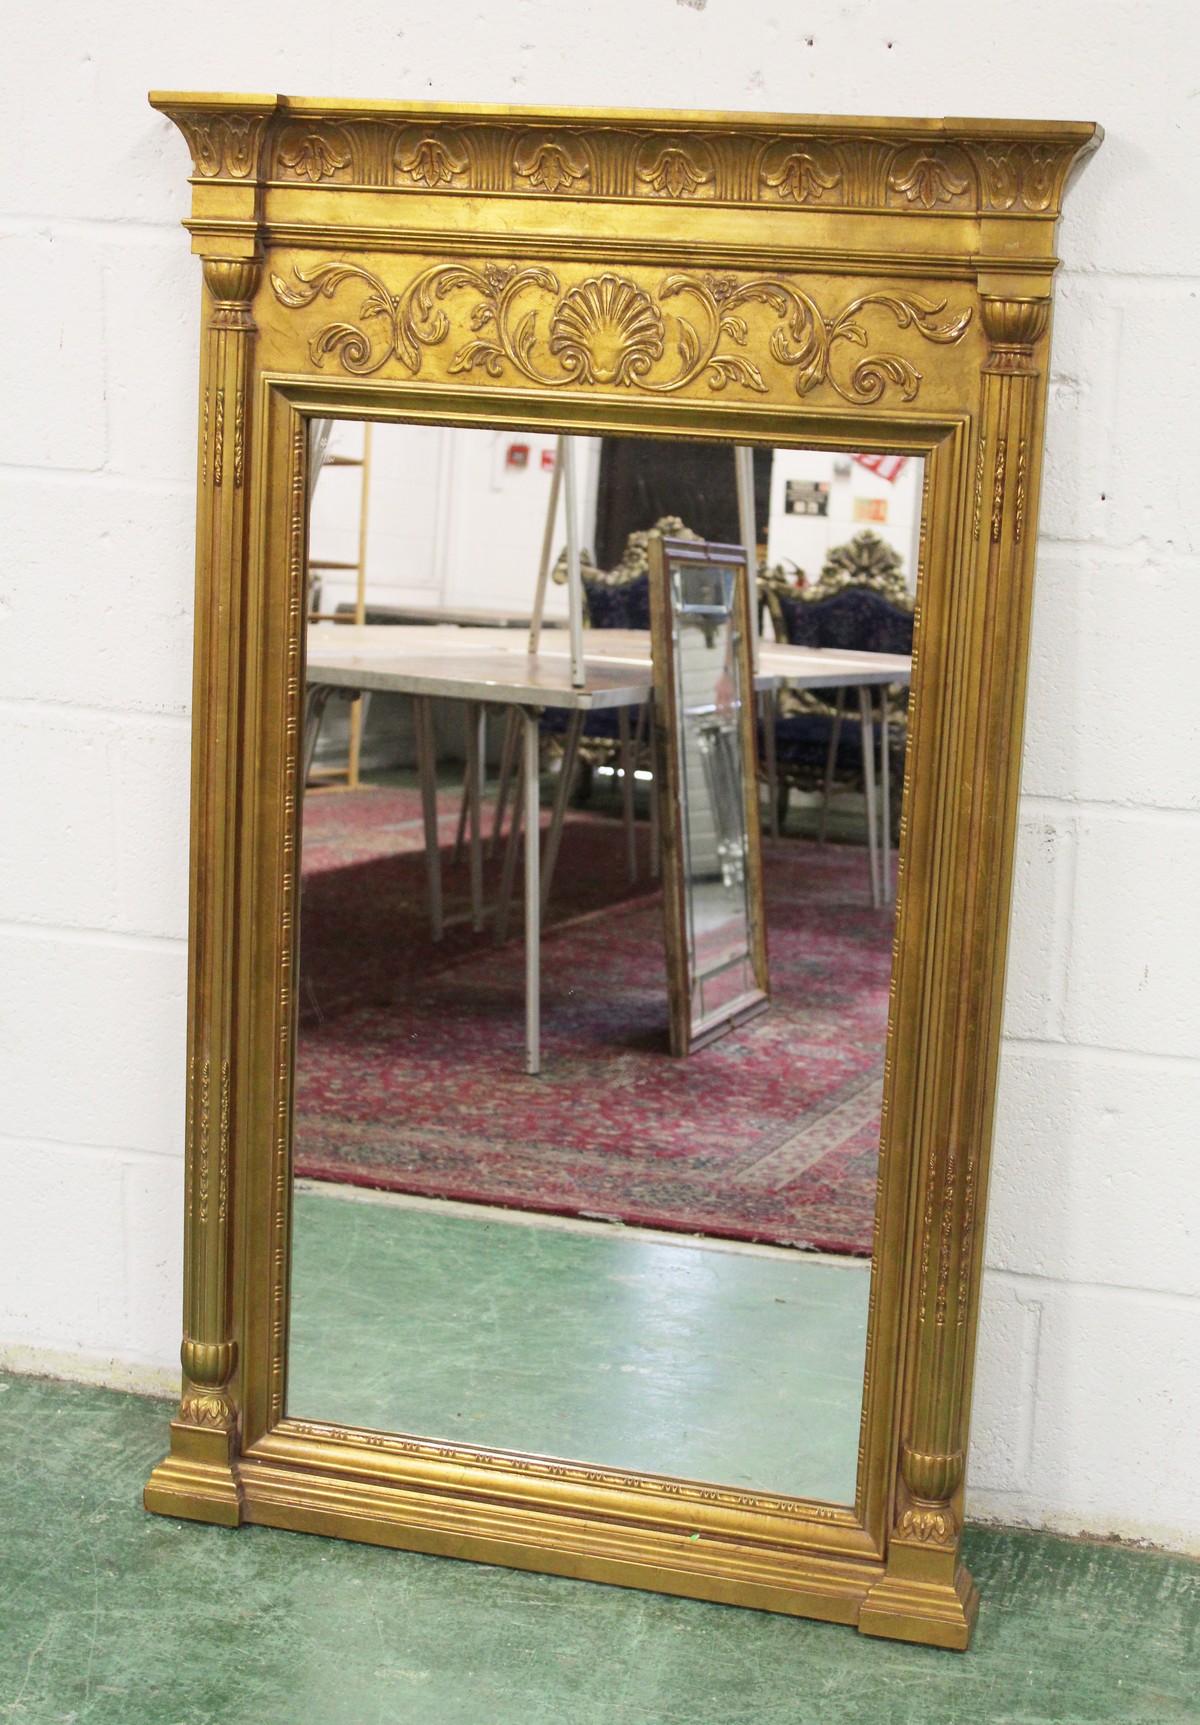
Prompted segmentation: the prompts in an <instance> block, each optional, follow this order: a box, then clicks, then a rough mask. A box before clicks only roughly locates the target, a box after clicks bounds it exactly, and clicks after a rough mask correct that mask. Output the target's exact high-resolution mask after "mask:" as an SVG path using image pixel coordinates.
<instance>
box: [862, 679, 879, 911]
mask: <svg viewBox="0 0 1200 1725" xmlns="http://www.w3.org/2000/svg"><path fill="white" fill-rule="evenodd" d="M858 715H859V723H860V724H861V726H862V770H863V789H864V790H865V792H866V796H867V863H868V866H869V868H870V871H871V903H872V905H873V906H874V907H875V909H876V910H878V909H879V904H880V890H879V811H878V809H877V807H876V802H875V718H874V708H873V707H872V704H871V691H870V689H868V688H865V687H864V688H860V689H859V691H858Z"/></svg>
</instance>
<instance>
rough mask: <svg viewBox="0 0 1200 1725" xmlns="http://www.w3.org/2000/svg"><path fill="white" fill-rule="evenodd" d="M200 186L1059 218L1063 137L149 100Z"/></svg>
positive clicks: (1082, 135) (737, 120)
mask: <svg viewBox="0 0 1200 1725" xmlns="http://www.w3.org/2000/svg"><path fill="white" fill-rule="evenodd" d="M150 100H151V103H152V105H153V106H154V107H155V108H157V109H159V110H160V112H162V113H164V114H166V115H168V116H169V118H171V119H172V120H173V121H174V122H175V124H176V125H177V126H178V127H179V129H180V131H181V132H182V133H183V135H184V137H185V139H186V140H187V144H188V147H189V149H190V151H191V154H192V163H193V178H194V180H195V181H198V182H218V183H219V182H224V183H227V184H229V183H231V184H236V185H243V186H244V185H247V184H254V185H263V186H288V185H299V186H307V187H313V186H320V187H321V188H322V189H323V190H330V191H335V190H341V189H345V190H352V191H361V190H364V189H382V188H387V189H389V190H392V191H397V192H401V193H403V192H411V193H416V194H420V195H423V196H427V195H428V194H430V193H437V194H439V195H445V196H448V197H455V196H462V195H466V196H470V197H480V196H508V197H512V196H520V197H525V196H529V197H536V198H542V199H552V200H557V199H562V200H566V201H571V202H577V201H579V200H599V201H613V200H619V201H627V200H632V201H639V202H658V203H669V204H670V203H674V204H681V203H692V204H697V203H701V204H703V203H706V204H717V205H723V206H726V207H728V206H735V207H737V206H752V207H763V206H765V207H767V208H770V209H772V210H776V211H788V210H809V211H818V212H821V213H824V212H830V213H836V212H839V211H850V210H853V211H859V212H861V211H874V212H885V213H889V214H892V213H899V214H905V213H911V214H914V215H918V216H925V217H928V216H938V215H944V216H953V217H956V218H962V217H963V216H973V215H974V216H981V217H982V216H986V217H989V218H996V217H1005V216H1015V217H1020V218H1023V219H1028V218H1030V217H1035V218H1037V217H1040V218H1044V219H1046V220H1049V221H1053V220H1055V219H1056V218H1057V216H1058V214H1059V211H1060V209H1061V205H1062V196H1063V191H1064V188H1065V185H1066V182H1067V179H1068V176H1069V174H1070V172H1071V168H1072V166H1073V164H1074V163H1075V162H1076V160H1077V158H1078V157H1079V156H1081V155H1082V154H1084V153H1086V152H1088V151H1090V150H1091V149H1094V148H1095V147H1096V145H1097V144H1098V143H1099V141H1100V137H1101V133H1100V130H1099V128H1098V127H1096V126H1093V125H1090V124H1077V123H1068V122H1043V123H1034V122H1024V121H1006V120H904V119H883V118H845V117H814V118H804V117H798V116H782V115H752V114H746V115H715V114H703V113H695V114H689V113H679V114H666V115H664V114H639V113H636V112H633V113H615V114H614V113H598V112H595V111H592V110H586V109H578V110H571V111H568V112H567V113H566V114H564V113H563V112H562V111H558V112H554V113H549V112H542V111H541V110H538V109H519V108H512V109H503V110H492V109H486V108H472V107H461V108H455V109H453V110H449V111H448V110H446V109H438V108H434V107H430V106H427V105H424V104H406V103H373V102H347V103H334V102H324V101H316V100H311V99H299V98H293V97H286V96H218V95H206V94H188V93H179V92H165V91H156V92H154V93H152V95H151V98H150Z"/></svg>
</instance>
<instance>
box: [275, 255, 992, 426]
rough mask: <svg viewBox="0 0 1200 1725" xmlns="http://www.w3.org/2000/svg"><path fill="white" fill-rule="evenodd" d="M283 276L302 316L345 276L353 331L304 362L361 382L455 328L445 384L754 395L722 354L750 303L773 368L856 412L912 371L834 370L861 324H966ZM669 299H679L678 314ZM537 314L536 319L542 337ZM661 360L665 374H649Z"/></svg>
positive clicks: (503, 285) (902, 313)
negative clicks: (463, 333) (515, 381)
mask: <svg viewBox="0 0 1200 1725" xmlns="http://www.w3.org/2000/svg"><path fill="white" fill-rule="evenodd" d="M293 275H294V278H295V283H294V285H293V284H289V283H287V282H285V281H284V280H283V279H282V277H280V276H278V275H274V274H273V275H272V276H271V287H272V290H273V291H274V294H275V297H276V299H278V300H279V302H280V304H281V305H284V306H287V307H288V308H289V309H291V310H297V309H300V308H303V307H306V306H309V305H311V304H312V303H313V302H314V301H315V300H316V299H317V298H318V297H320V296H324V297H325V298H327V299H332V298H333V297H334V295H335V294H336V292H337V290H338V289H339V287H341V286H342V285H343V283H345V282H348V281H351V280H358V281H361V282H363V283H365V284H366V286H367V288H368V289H369V290H370V291H369V293H368V296H367V298H366V299H365V300H364V301H363V302H362V304H361V306H360V307H359V311H358V318H359V321H358V322H357V323H350V322H339V323H330V324H326V325H325V326H324V327H323V328H322V329H320V330H318V331H317V333H316V334H315V335H314V336H313V337H312V339H311V341H310V342H309V354H310V357H311V358H312V360H313V363H314V364H315V365H322V364H323V363H324V361H325V359H326V358H327V357H328V356H330V355H332V356H333V357H334V358H336V360H337V361H338V363H339V364H340V365H341V367H342V369H343V370H344V371H347V372H351V373H353V374H355V375H356V376H360V377H364V376H369V375H371V374H372V373H373V372H377V371H379V370H381V369H382V367H383V366H385V365H386V364H387V363H388V361H389V360H395V361H397V362H398V363H399V364H400V365H402V366H403V367H404V368H405V370H407V371H409V372H411V373H412V374H413V375H414V376H416V375H417V374H418V373H419V372H420V370H421V356H422V349H424V348H431V347H437V346H440V345H441V344H442V343H443V342H445V341H447V340H448V339H449V338H450V336H451V333H452V331H453V330H454V328H455V326H456V324H457V325H458V326H459V328H460V330H461V329H462V327H463V323H464V320H465V327H466V329H469V330H470V331H471V332H473V335H472V338H471V339H469V340H466V341H464V342H463V343H462V345H461V346H460V347H459V348H458V350H457V351H456V352H455V354H454V356H453V358H452V359H451V361H450V364H449V367H448V369H449V371H450V373H451V374H456V373H463V372H470V371H473V370H475V369H477V368H478V369H481V370H482V371H484V372H485V373H486V374H487V375H488V376H489V377H494V378H499V377H502V376H503V375H504V373H505V370H506V369H507V368H511V369H512V370H514V371H516V372H518V373H519V374H520V375H521V376H522V377H525V378H527V379H528V380H529V381H530V382H531V383H537V384H541V385H544V386H549V387H551V388H561V387H563V386H565V385H571V384H576V385H577V384H581V383H582V384H599V385H617V386H618V387H626V388H635V389H640V390H646V391H648V392H652V393H655V394H661V395H666V394H671V393H673V392H674V391H676V390H681V389H685V388H687V387H688V386H689V385H692V384H694V383H697V382H698V381H699V380H700V379H702V378H703V379H704V380H705V381H706V382H707V384H708V387H709V388H710V389H711V390H722V389H724V388H725V387H726V385H727V384H735V385H738V386H740V387H741V388H744V389H748V390H752V391H754V392H755V393H757V394H760V395H764V394H766V393H767V384H766V383H765V382H764V380H763V375H762V372H761V370H760V369H759V367H758V366H757V365H756V364H754V362H753V361H752V360H750V359H749V358H748V357H747V356H746V355H744V354H742V353H738V352H736V351H733V349H736V348H745V347H746V345H747V338H748V330H747V324H746V319H745V317H744V316H743V315H742V314H743V311H744V310H745V308H746V307H748V306H750V305H752V304H759V305H764V306H766V307H768V308H769V309H770V310H771V311H772V312H774V314H775V316H776V317H777V319H778V320H779V321H778V324H777V326H776V327H775V328H774V329H773V330H772V331H771V335H770V342H769V351H770V354H771V357H772V359H774V360H775V361H776V363H777V364H778V365H780V366H782V367H784V368H786V369H788V370H790V371H791V372H792V373H793V375H794V382H795V389H796V393H797V394H798V395H800V396H808V395H811V394H812V393H813V392H814V391H816V390H818V389H820V388H821V387H822V386H824V385H828V386H829V387H830V388H831V389H833V390H834V391H835V392H836V393H837V394H838V395H840V396H841V397H842V399H843V400H845V401H848V402H853V403H855V404H859V403H862V404H867V403H871V402H876V401H879V400H880V399H881V397H882V396H883V395H884V393H885V392H886V391H887V390H888V389H889V388H895V389H897V390H898V391H899V393H900V395H901V398H902V399H903V400H904V401H913V400H915V399H916V396H917V393H918V391H919V389H920V386H921V373H920V372H919V371H918V369H917V367H916V366H915V365H914V364H913V362H912V361H911V360H910V359H907V358H905V357H903V356H902V355H900V354H895V353H881V352H868V353H867V354H866V355H865V357H863V358H862V359H860V360H859V361H858V363H857V364H851V365H849V366H846V365H837V366H835V364H834V363H833V362H834V359H835V357H837V356H838V353H839V350H840V349H841V348H843V347H846V348H854V347H859V348H867V349H870V347H871V338H870V336H869V334H868V331H867V328H866V327H865V325H864V323H863V322H862V321H861V320H862V317H863V314H864V313H872V312H883V313H885V314H887V316H888V317H889V318H890V319H891V320H892V321H893V322H894V323H895V325H896V326H897V327H898V328H899V329H901V330H908V329H911V330H914V331H915V332H916V333H917V334H918V335H920V336H921V337H923V339H924V340H926V341H930V342H936V343H943V344H944V343H947V342H957V341H959V340H961V338H962V336H963V335H964V334H965V332H966V330H967V327H968V325H969V323H970V321H971V315H972V313H971V309H970V307H968V308H966V309H965V310H963V311H961V312H958V313H957V314H946V301H945V300H938V301H933V300H929V299H926V298H924V297H922V296H920V295H917V294H904V295H902V294H895V293H886V292H880V293H868V294H860V295H859V296H858V297H857V298H856V299H853V300H851V301H850V303H849V304H848V305H846V306H844V307H843V308H842V309H841V310H840V311H838V312H836V313H833V314H827V313H825V312H823V311H822V310H821V308H820V306H819V305H818V304H817V302H816V300H815V299H814V298H813V297H812V295H811V294H809V293H806V292H805V291H804V290H803V289H802V288H799V287H797V286H796V285H795V284H794V283H793V282H789V281H785V280H782V279H772V278H769V277H765V276H754V277H750V278H749V279H741V280H739V279H738V278H737V277H736V276H733V275H712V274H705V275H692V274H686V273H674V274H670V275H667V276H664V277H663V278H662V280H661V281H660V282H659V284H658V286H657V289H656V290H655V292H654V293H653V294H652V293H651V292H650V291H649V290H648V289H646V288H645V287H642V286H640V285H638V283H636V282H634V281H633V280H631V279H629V278H628V277H624V276H619V275H615V274H612V273H607V272H606V273H605V274H602V275H598V276H592V277H590V278H588V279H587V280H585V281H583V282H580V283H579V284H578V285H576V286H574V287H570V288H567V289H565V290H564V289H563V288H562V286H561V284H560V282H559V278H558V277H557V276H556V275H555V274H554V272H553V271H552V270H549V269H545V268H542V267H538V266H534V267H529V268H524V269H522V268H520V267H519V266H518V265H516V264H495V263H489V264H484V265H482V266H480V267H478V268H476V267H473V266H470V265H465V264H449V263H447V264H434V265H432V266H431V267H430V268H428V269H425V270H422V271H421V273H420V274H419V275H417V276H416V277H415V278H414V279H413V280H412V281H411V282H410V283H409V284H408V286H407V287H405V288H404V289H402V290H401V292H399V293H392V292H391V290H390V289H389V287H388V285H387V284H386V283H385V282H384V281H382V280H381V279H380V277H379V276H378V275H376V274H374V273H373V272H372V271H371V270H369V269H367V268H365V267H364V266H363V265H361V264H356V263H347V262H341V261H333V260H331V261H328V262H325V263H319V264H316V265H314V266H312V267H311V268H308V269H303V268H301V267H300V266H298V265H297V266H294V267H293ZM460 292H464V293H466V294H468V295H471V296H473V297H471V298H470V299H468V300H467V301H466V303H465V306H464V305H462V304H455V305H454V307H453V314H452V313H451V312H449V311H448V310H447V309H446V302H447V301H448V300H451V299H452V297H453V296H455V295H458V294H459V293H460ZM670 302H682V303H683V304H685V305H686V306H687V308H688V311H689V313H690V315H689V316H685V315H684V314H683V312H682V311H681V310H679V309H678V307H677V305H673V304H671V303H670ZM664 307H666V308H667V309H666V310H664ZM539 312H541V313H542V315H543V316H544V320H545V323H544V328H545V335H544V336H543V335H542V333H541V331H540V329H539V323H538V318H539ZM371 323H377V324H379V325H381V326H382V330H383V335H382V338H381V339H374V338H373V335H372V333H371V332H370V331H369V330H368V329H367V328H365V327H364V325H368V324H371ZM668 356H669V357H668ZM664 360H665V362H666V363H665V370H666V375H665V376H664V375H662V370H661V369H660V366H662V362H664Z"/></svg>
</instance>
